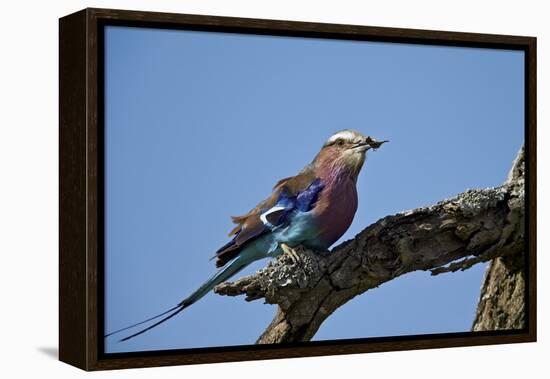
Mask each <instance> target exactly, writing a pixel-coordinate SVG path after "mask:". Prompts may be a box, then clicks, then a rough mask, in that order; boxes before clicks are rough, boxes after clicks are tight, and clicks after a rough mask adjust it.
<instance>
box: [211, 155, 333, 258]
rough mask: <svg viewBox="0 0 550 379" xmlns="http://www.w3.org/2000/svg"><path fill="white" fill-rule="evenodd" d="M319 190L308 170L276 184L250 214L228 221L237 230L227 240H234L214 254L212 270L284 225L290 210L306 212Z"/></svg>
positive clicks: (311, 170) (310, 171)
mask: <svg viewBox="0 0 550 379" xmlns="http://www.w3.org/2000/svg"><path fill="white" fill-rule="evenodd" d="M322 187H323V185H322V183H321V181H320V179H318V178H317V177H316V176H315V173H314V171H313V169H312V168H311V167H310V166H307V167H306V168H305V169H303V170H302V171H301V172H300V173H299V174H298V175H296V176H291V177H288V178H284V179H281V180H279V181H278V182H277V184H275V186H274V187H273V192H272V194H271V196H269V197H268V198H267V199H265V200H264V201H262V202H260V203H259V204H258V205H257V206H256V207H254V208H253V209H252V210H250V212H248V213H246V214H244V215H242V216H234V217H232V220H233V222H234V223H235V224H237V226H236V227H235V228H234V229H233V230H232V231H231V232H230V233H229V236H234V237H233V239H232V240H231V241H229V242H228V243H227V244H226V245H224V246H222V247H221V248H220V249H219V250H218V251H217V252H216V255H215V258H217V260H216V267H222V266H224V265H225V264H226V263H227V262H229V261H230V260H232V259H233V258H234V257H236V256H237V255H238V254H239V252H240V251H241V249H242V248H243V246H244V245H245V244H246V243H248V242H250V241H252V240H254V239H256V238H258V237H259V236H261V235H263V234H265V233H268V232H270V231H271V230H272V229H273V228H274V227H276V226H279V225H280V224H282V223H283V222H285V221H286V219H285V216H286V215H287V214H288V213H289V212H290V211H292V210H293V209H299V210H301V211H308V210H310V209H311V207H312V206H313V205H314V203H315V201H316V200H317V197H318V194H319V192H320V191H321V189H322Z"/></svg>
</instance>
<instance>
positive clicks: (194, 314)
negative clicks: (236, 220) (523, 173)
mask: <svg viewBox="0 0 550 379" xmlns="http://www.w3.org/2000/svg"><path fill="white" fill-rule="evenodd" d="M105 42H106V54H105V59H106V69H105V74H106V77H105V79H106V95H105V101H106V103H105V105H106V106H105V110H106V132H105V141H106V144H105V154H106V174H105V179H106V189H105V190H106V192H105V193H106V213H105V217H106V220H105V221H106V222H105V225H106V238H105V242H106V250H105V254H106V257H105V265H106V273H105V274H106V275H105V276H106V286H105V288H106V297H105V305H106V309H105V311H106V314H105V326H106V329H107V331H111V330H113V329H117V328H120V327H123V326H126V325H128V324H130V323H133V322H136V321H140V320H141V319H143V318H145V317H148V316H151V315H153V314H155V313H158V312H161V311H163V310H165V309H166V308H167V307H171V306H173V305H175V304H176V303H178V302H179V301H180V300H181V299H182V298H184V297H185V296H187V295H188V294H190V293H191V292H192V291H193V290H194V289H195V288H196V287H198V286H199V285H200V284H201V283H202V282H203V281H204V280H206V279H207V278H208V277H209V276H211V275H212V274H213V273H214V272H215V268H214V264H213V262H211V261H208V258H210V257H211V256H212V255H213V254H214V252H215V251H216V250H217V249H218V248H219V247H220V246H221V245H223V244H224V243H226V242H227V240H228V239H227V233H228V232H229V230H230V229H231V228H232V224H231V223H230V219H229V216H230V215H239V214H242V213H245V212H247V211H248V210H249V209H250V208H251V207H253V206H255V205H256V203H257V202H258V201H260V200H262V199H263V198H265V197H266V196H268V195H269V193H270V190H271V187H272V186H273V184H275V182H276V181H277V180H279V179H280V178H283V177H286V176H290V175H294V174H296V173H297V172H298V171H299V170H300V169H301V168H302V167H303V166H304V165H305V164H307V163H308V162H310V161H311V160H312V159H313V157H314V156H315V154H316V152H317V151H318V150H319V148H320V147H321V145H322V144H323V142H324V141H325V139H326V138H328V137H329V136H330V135H331V134H332V133H334V132H335V131H337V130H340V129H345V128H351V129H356V130H359V131H361V132H363V133H364V134H368V135H371V136H374V137H376V138H379V139H389V140H390V141H391V142H390V143H389V144H387V145H384V146H383V147H382V148H381V149H380V150H378V151H377V152H374V153H370V154H369V156H368V159H367V162H366V165H365V167H364V168H363V171H362V173H361V175H360V177H359V181H358V192H359V203H360V204H359V209H358V211H357V214H356V216H355V220H354V222H353V224H352V226H351V227H350V229H349V230H348V232H347V233H346V235H345V236H344V237H343V238H342V241H343V240H345V239H349V238H352V237H353V236H354V235H355V234H357V233H358V232H359V231H361V230H362V229H363V228H364V227H366V226H367V225H369V224H370V223H372V222H375V221H376V220H377V219H379V218H381V217H383V216H385V215H388V214H392V213H396V212H399V211H402V210H407V209H412V208H416V207H421V206H425V205H430V204H432V203H434V202H436V201H438V200H441V199H443V198H447V197H451V196H453V195H455V194H457V193H459V192H462V191H463V190H465V189H467V188H475V187H489V186H497V185H499V184H501V183H502V182H503V181H504V180H505V178H506V175H507V173H508V170H509V168H510V167H511V164H512V160H513V159H514V157H515V155H516V153H517V151H518V149H519V148H520V146H521V145H522V143H523V95H522V93H523V53H522V52H517V51H506V50H490V49H477V48H456V47H452V48H451V47H435V46H421V45H406V44H389V43H372V42H352V41H331V40H319V39H305V38H303V39H302V38H287V37H270V36H252V35H238V34H232V35H229V34H217V33H207V32H188V31H168V30H154V29H139V28H126V27H108V28H107V30H106V33H105ZM265 264H267V261H266V260H263V261H260V262H257V263H256V264H255V265H253V266H250V267H249V268H248V269H246V270H245V271H243V272H242V273H241V274H242V275H247V274H251V273H253V272H254V271H255V270H257V269H259V268H261V267H263V266H264V265H265ZM484 269H485V266H484V265H478V266H475V267H474V268H472V269H470V270H468V271H466V272H462V273H454V274H446V275H441V276H437V277H431V276H430V275H429V273H426V272H418V273H412V274H408V275H405V276H402V277H400V278H398V279H397V280H393V281H391V282H389V283H387V284H384V285H382V286H380V287H379V288H377V289H374V290H372V291H369V292H367V293H365V294H363V295H361V296H358V297H356V298H355V299H354V300H352V301H351V302H349V303H347V304H346V305H344V306H343V307H341V308H340V309H338V310H337V311H336V312H335V313H334V314H333V315H332V316H331V317H329V319H328V320H327V321H325V323H324V324H323V325H322V326H321V328H320V330H319V331H318V333H317V335H316V336H315V338H314V339H315V340H327V339H339V338H360V337H373V336H396V335H408V334H423V333H442V332H459V331H468V330H469V328H470V325H471V322H472V320H473V316H474V311H475V306H476V304H477V300H478V295H479V287H480V285H481V280H482V277H483V272H484ZM274 313H275V306H272V305H266V304H263V303H262V302H261V301H256V302H252V303H247V302H245V301H244V299H243V298H242V297H222V296H218V295H215V294H209V295H207V296H206V297H205V298H203V299H202V300H201V301H199V302H198V303H196V304H194V305H193V306H192V307H190V308H188V309H186V310H185V311H184V312H182V313H181V314H180V315H178V316H177V317H176V318H174V319H172V320H170V321H169V322H167V323H165V324H163V325H162V326H160V327H158V328H156V329H154V330H152V331H150V332H148V333H146V334H144V335H142V336H139V337H137V338H135V339H133V340H130V341H128V342H124V343H118V342H117V341H118V339H117V338H110V339H108V340H107V342H106V352H121V351H141V350H159V349H177V348H188V347H209V346H228V345H243V344H253V343H254V341H255V340H256V338H257V337H258V336H259V335H260V334H261V332H262V331H263V330H264V329H265V327H266V326H267V325H268V324H269V323H270V322H271V320H272V317H273V315H274Z"/></svg>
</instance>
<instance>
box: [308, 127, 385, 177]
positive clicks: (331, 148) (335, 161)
mask: <svg viewBox="0 0 550 379" xmlns="http://www.w3.org/2000/svg"><path fill="white" fill-rule="evenodd" d="M385 142H388V141H377V140H376V139H374V138H372V137H369V136H364V135H363V134H361V133H359V132H357V131H355V130H349V129H346V130H341V131H339V132H337V133H334V134H333V135H332V136H330V138H329V139H328V140H327V141H326V142H325V144H324V145H323V147H322V149H321V151H320V152H319V154H318V155H317V157H316V158H315V163H316V164H317V165H321V166H324V167H331V168H332V169H337V170H345V171H348V172H349V173H350V174H352V175H353V176H354V177H355V178H356V177H357V175H359V171H361V167H363V163H364V162H365V156H366V154H367V151H368V150H371V149H373V150H376V149H377V148H379V147H380V146H382V144H383V143H385Z"/></svg>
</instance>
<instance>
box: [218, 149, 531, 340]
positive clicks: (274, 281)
mask: <svg viewBox="0 0 550 379" xmlns="http://www.w3.org/2000/svg"><path fill="white" fill-rule="evenodd" d="M523 154H524V153H523V149H522V150H521V151H520V154H519V156H518V158H517V159H516V162H515V165H514V168H513V170H512V173H514V172H515V173H516V174H511V176H510V178H509V180H507V182H506V183H504V184H503V185H502V186H500V187H496V188H487V189H476V190H467V191H465V192H463V193H461V194H460V195H458V196H456V197H454V198H452V199H447V200H444V201H441V202H439V203H437V204H435V205H433V206H430V207H425V208H418V209H414V210H411V211H407V212H402V213H398V214H395V215H392V216H387V217H384V218H382V219H381V220H379V221H377V222H376V223H374V224H372V225H370V226H369V227H367V228H366V229H364V230H363V231H362V232H361V233H359V234H358V235H357V236H356V237H355V238H354V239H353V240H350V241H347V242H344V243H342V244H341V245H339V246H337V247H335V248H334V249H333V251H332V252H313V251H310V250H306V249H304V248H303V247H298V248H296V249H294V250H295V251H294V252H295V254H286V253H285V254H283V255H281V256H279V257H278V258H277V259H276V260H274V261H272V262H270V263H269V264H268V266H267V267H265V268H263V269H261V270H259V271H258V272H257V273H256V274H254V275H251V276H247V277H244V278H241V279H239V280H237V281H235V282H233V283H229V282H228V283H222V284H220V285H218V286H217V287H216V288H215V289H214V291H215V292H216V293H218V294H220V295H228V296H237V295H246V300H247V301H251V300H256V299H260V298H264V299H265V301H266V302H267V303H269V304H278V305H279V307H278V310H277V314H276V315H275V318H274V319H273V321H272V322H271V324H270V325H269V326H268V328H267V329H266V330H265V331H264V333H263V334H262V335H261V336H260V337H259V339H258V341H257V343H279V342H294V341H308V340H310V339H311V338H312V337H313V335H314V334H315V333H316V332H317V330H318V329H319V326H320V325H321V323H322V322H323V321H324V320H325V319H326V318H327V317H328V316H329V315H330V314H331V313H332V312H334V311H335V310H336V309H337V308H338V307H340V306H341V305H343V304H345V303H346V302H347V301H349V300H350V299H352V298H353V297H355V296H357V295H360V294H362V293H364V292H365V291H368V290H369V289H372V288H376V287H378V286H379V285H380V284H382V283H384V282H387V281H389V280H392V279H393V278H396V277H398V276H400V275H403V274H406V273H408V272H412V271H416V270H430V271H431V273H432V275H437V274H441V273H444V272H453V271H457V270H465V269H467V268H469V267H471V266H472V265H474V264H476V263H479V262H485V261H489V260H491V259H494V258H495V257H502V256H511V255H513V254H517V253H521V252H522V251H523V241H524V226H523V225H524V206H523V205H524V180H523V169H520V167H519V166H520V165H521V164H522V163H521V162H523V159H524V158H523ZM518 162H520V163H518ZM293 255H297V256H298V257H299V259H298V260H297V259H295V257H294V256H293Z"/></svg>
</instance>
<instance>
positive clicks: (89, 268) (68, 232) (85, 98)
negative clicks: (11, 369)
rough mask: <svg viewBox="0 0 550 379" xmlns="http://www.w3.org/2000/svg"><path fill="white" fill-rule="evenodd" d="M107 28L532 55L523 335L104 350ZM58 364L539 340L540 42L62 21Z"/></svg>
mask: <svg viewBox="0 0 550 379" xmlns="http://www.w3.org/2000/svg"><path fill="white" fill-rule="evenodd" d="M106 25H125V26H135V27H142V26H145V27H151V28H168V29H183V30H200V31H216V32H222V33H223V32H233V33H234V32H238V33H251V34H263V35H277V36H296V37H316V38H326V39H343V40H358V41H384V42H399V43H414V44H428V45H441V46H464V47H486V48H495V49H512V50H522V51H524V52H525V93H524V94H525V149H526V160H525V164H526V188H527V191H526V193H527V197H526V228H527V233H526V247H527V248H526V254H525V255H526V259H527V265H526V270H527V271H526V274H527V275H526V279H527V280H526V287H527V288H526V308H527V315H528V317H527V320H526V321H527V322H526V323H527V326H526V328H525V329H524V330H514V331H501V332H478V333H454V334H452V335H448V334H441V335H424V336H422V335H420V336H404V337H384V338H368V339H358V340H338V341H322V342H307V343H293V344H278V345H261V346H260V345H252V346H236V347H219V348H197V349H186V350H185V351H183V350H181V351H180V350H177V351H172V350H171V351H155V352H137V353H122V354H104V353H103V338H102V336H103V323H104V321H103V317H102V315H103V303H102V302H103V299H102V294H103V290H104V288H103V285H104V284H103V274H102V267H103V252H102V246H103V230H102V228H103V224H102V223H103V206H104V204H103V194H102V188H103V171H102V170H103V164H104V161H103V159H104V158H103V100H104V98H103V79H104V74H103V42H104V41H103V38H104V36H103V30H104V29H103V28H104V27H105V26H106ZM59 46H60V49H59V54H60V55H59V88H60V91H59V92H60V95H59V96H60V99H59V114H60V121H59V127H60V148H59V158H60V159H59V168H60V181H59V184H60V192H59V200H60V208H59V212H60V235H59V242H60V244H59V245H60V248H59V358H60V360H61V361H63V362H66V363H68V364H71V365H74V366H76V367H79V368H81V369H84V370H106V369H120V368H132V367H151V366H166V365H181V364H195V363H209V362H229V361H242V360H256V359H273V358H288V357H305V356H321V355H335V354H352V353H365V352H379V351H394V350H408V349H427V348H442V347H456V346H473V345H486V344H501V343H517V342H533V341H536V335H537V334H536V324H537V321H536V309H537V308H536V38H534V37H523V36H506V35H489V34H475V33H458V32H444V31H431V30H413V29H398V28H382V27H370V26H358V25H335V24H322V23H310V22H294V21H292V22H291V21H276V20H263V19H245V18H232V17H218V16H202V15H201V16H199V15H186V14H172V13H157V12H141V11H126V10H112V9H92V8H88V9H84V10H82V11H79V12H77V13H74V14H71V15H68V16H65V17H62V18H61V19H60V21H59Z"/></svg>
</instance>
